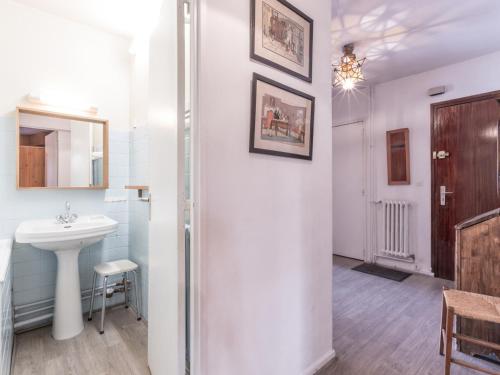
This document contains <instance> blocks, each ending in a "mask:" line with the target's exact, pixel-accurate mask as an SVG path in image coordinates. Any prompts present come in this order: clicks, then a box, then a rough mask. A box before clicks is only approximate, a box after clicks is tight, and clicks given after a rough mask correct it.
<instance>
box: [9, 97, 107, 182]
mask: <svg viewBox="0 0 500 375" xmlns="http://www.w3.org/2000/svg"><path fill="white" fill-rule="evenodd" d="M108 142H109V124H108V121H107V120H103V119H99V118H96V117H93V116H84V115H73V114H67V113H62V112H55V111H49V110H44V109H38V108H30V107H18V108H17V126H16V150H17V151H16V152H17V170H16V171H17V173H16V174H17V178H16V180H17V188H18V189H107V188H108V187H109V151H108Z"/></svg>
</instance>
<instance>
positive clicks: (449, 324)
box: [444, 307, 454, 375]
mask: <svg viewBox="0 0 500 375" xmlns="http://www.w3.org/2000/svg"><path fill="white" fill-rule="evenodd" d="M453 318H454V311H453V308H452V307H448V308H447V310H446V345H445V356H444V373H445V375H450V371H451V349H452V339H453Z"/></svg>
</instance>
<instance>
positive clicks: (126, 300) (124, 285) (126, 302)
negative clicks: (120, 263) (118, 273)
mask: <svg viewBox="0 0 500 375" xmlns="http://www.w3.org/2000/svg"><path fill="white" fill-rule="evenodd" d="M127 281H128V280H127V272H124V273H123V275H122V282H123V290H124V293H125V308H126V309H128V282H127Z"/></svg>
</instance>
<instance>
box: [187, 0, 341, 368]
mask: <svg viewBox="0 0 500 375" xmlns="http://www.w3.org/2000/svg"><path fill="white" fill-rule="evenodd" d="M294 5H295V6H297V7H298V8H299V9H301V10H303V11H304V12H305V13H306V14H308V15H309V16H311V17H312V18H313V19H314V22H315V23H314V26H315V29H314V38H315V40H314V69H313V70H314V72H313V74H314V77H313V79H314V81H313V84H312V85H311V84H307V83H305V82H303V81H300V80H298V79H295V78H293V77H291V76H289V75H287V74H285V73H282V72H279V71H277V70H274V69H272V68H269V67H267V66H264V65H262V64H258V63H254V62H251V61H250V60H249V39H250V37H249V32H250V31H249V30H250V25H249V18H250V14H249V12H250V9H249V8H250V7H249V2H248V1H234V0H203V1H201V10H200V12H201V13H200V17H201V18H200V32H199V35H200V38H201V39H200V56H199V100H200V102H199V108H198V109H199V119H200V123H199V132H200V134H199V139H200V142H201V145H200V147H201V149H200V155H199V163H200V165H199V168H200V171H201V172H200V173H201V176H200V186H199V189H200V191H201V198H200V205H199V207H200V214H201V220H200V221H201V228H200V236H201V238H200V246H201V247H200V251H201V273H202V275H201V277H202V280H201V288H202V290H201V301H202V304H201V357H202V363H201V366H202V369H203V372H202V373H203V374H204V375H219V374H239V375H255V374H259V375H266V374H272V375H281V374H283V375H294V374H302V373H306V372H308V371H311V369H312V368H314V367H315V364H316V363H318V361H321V359H325V358H329V357H330V356H331V355H332V353H333V350H332V266H331V252H332V238H331V235H332V228H331V225H332V214H331V203H332V200H331V195H332V191H331V120H332V118H331V91H330V79H331V71H330V49H329V46H330V44H331V41H330V6H331V4H330V1H329V0H316V1H308V0H297V1H295V2H294ZM252 72H257V73H260V74H262V75H265V76H267V77H269V78H272V79H274V80H277V81H279V82H281V83H284V84H286V85H289V86H292V87H294V88H296V89H299V90H302V91H304V92H307V93H309V94H312V95H313V96H315V97H316V117H315V128H314V156H313V161H312V162H311V161H301V160H296V159H290V158H281V157H273V156H265V155H258V154H250V153H249V152H248V142H249V126H250V104H251V101H250V96H251V80H252ZM195 209H196V206H195Z"/></svg>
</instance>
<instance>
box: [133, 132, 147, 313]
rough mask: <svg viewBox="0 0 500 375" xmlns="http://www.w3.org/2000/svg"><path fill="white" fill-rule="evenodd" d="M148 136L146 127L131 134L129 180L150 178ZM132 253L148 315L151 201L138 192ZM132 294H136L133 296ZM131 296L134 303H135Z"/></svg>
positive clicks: (135, 182)
mask: <svg viewBox="0 0 500 375" xmlns="http://www.w3.org/2000/svg"><path fill="white" fill-rule="evenodd" d="M148 146H149V139H148V132H147V128H146V127H137V128H135V129H134V130H132V131H131V134H130V183H131V184H132V185H147V184H148V181H149V147H148ZM129 199H130V203H129V212H130V214H129V218H130V231H129V256H130V260H132V261H133V262H135V263H137V264H138V265H139V279H140V281H139V282H140V284H141V291H142V316H143V317H144V318H145V319H147V318H148V281H149V278H148V267H149V255H148V254H149V252H148V246H149V219H148V218H149V204H148V203H147V202H142V201H139V200H138V199H137V192H136V191H131V192H130V195H129ZM132 297H134V296H133V295H132ZM134 301H135V300H134V299H133V298H132V302H133V303H134Z"/></svg>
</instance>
